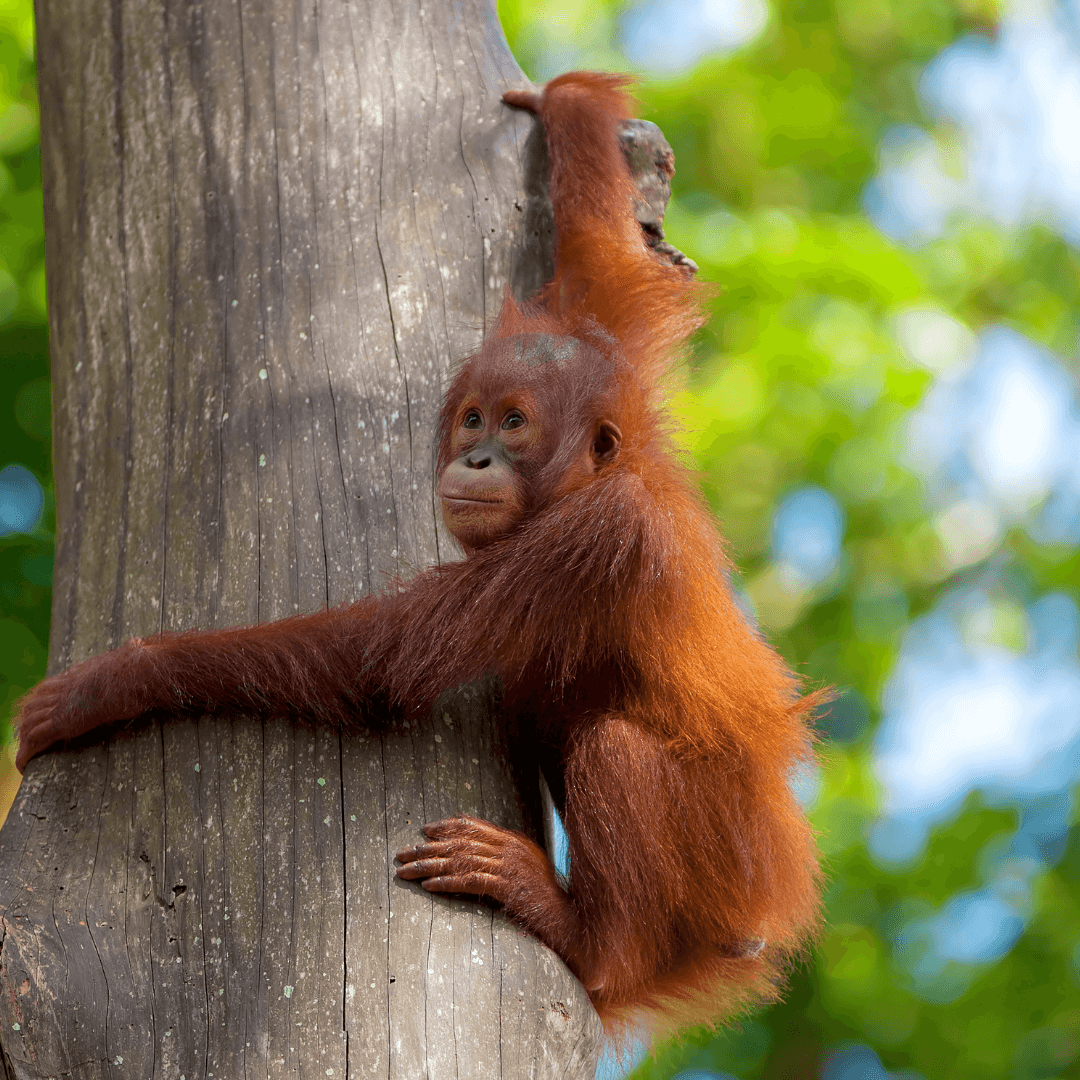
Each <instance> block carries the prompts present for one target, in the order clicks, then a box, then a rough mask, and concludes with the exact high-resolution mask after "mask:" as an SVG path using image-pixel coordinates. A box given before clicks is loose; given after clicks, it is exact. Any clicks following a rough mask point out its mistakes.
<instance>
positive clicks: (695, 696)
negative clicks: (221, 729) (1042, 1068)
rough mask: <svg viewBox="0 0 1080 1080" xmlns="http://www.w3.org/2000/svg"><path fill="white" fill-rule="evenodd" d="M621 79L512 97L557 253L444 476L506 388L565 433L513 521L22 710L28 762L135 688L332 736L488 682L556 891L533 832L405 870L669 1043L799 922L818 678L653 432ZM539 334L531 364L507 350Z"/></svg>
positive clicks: (503, 330)
mask: <svg viewBox="0 0 1080 1080" xmlns="http://www.w3.org/2000/svg"><path fill="white" fill-rule="evenodd" d="M624 85H625V80H623V79H621V78H619V77H615V76H610V75H599V74H590V73H574V74H570V75H564V76H561V77H560V78H558V79H555V80H553V81H552V82H551V83H549V84H548V86H547V87H546V88H545V90H544V92H543V94H542V95H540V94H535V93H532V92H519V93H511V94H508V95H507V101H508V102H509V103H511V104H514V105H517V106H520V107H524V108H529V109H531V110H533V111H535V112H537V113H538V114H539V116H540V118H541V120H542V121H543V123H544V125H545V127H546V129H547V136H548V142H549V149H550V156H551V169H552V175H551V191H552V198H553V202H554V207H555V214H556V271H555V276H554V278H553V280H552V281H551V282H550V283H549V285H548V286H547V287H546V288H545V289H544V290H543V291H542V293H541V294H540V296H539V297H538V298H537V300H536V301H535V303H534V304H532V305H518V304H515V303H514V302H513V301H512V300H510V299H509V298H508V299H507V301H506V304H505V306H504V310H503V313H502V315H501V316H500V320H499V323H498V325H497V326H496V327H495V328H494V330H493V331H492V332H491V333H490V334H489V336H488V338H487V340H486V341H485V343H484V345H483V347H482V349H481V350H480V352H479V353H478V354H477V355H476V356H475V357H473V358H471V359H470V360H468V361H466V363H465V364H464V365H463V367H462V370H461V371H460V372H459V374H458V375H457V376H456V378H455V379H454V382H453V384H452V385H451V387H450V389H449V392H448V394H447V400H446V404H445V407H444V409H443V415H442V432H441V450H440V467H441V468H445V467H446V466H447V465H448V463H449V462H450V461H451V460H452V459H453V458H454V457H455V454H456V453H457V445H458V443H457V441H456V440H458V438H459V436H458V435H456V434H455V432H456V431H457V430H458V427H457V425H458V418H459V413H460V411H461V409H462V407H463V406H462V403H463V402H464V401H465V400H466V399H467V397H468V395H469V394H472V393H476V392H478V391H477V388H478V387H479V388H484V387H488V388H490V387H495V389H496V391H497V390H498V388H499V387H502V386H504V385H505V386H507V387H509V388H517V389H519V390H520V389H521V388H523V387H524V388H525V389H526V390H527V391H528V394H529V395H531V397H529V400H530V401H532V402H535V404H536V410H537V418H538V419H537V423H539V424H540V425H542V426H544V425H546V427H545V428H544V430H546V431H547V432H548V434H549V437H550V436H551V433H552V432H553V431H554V432H555V434H556V435H557V445H556V448H555V449H554V450H553V451H551V452H550V453H547V452H546V451H545V454H546V456H544V455H541V456H540V457H538V458H537V462H536V465H535V468H534V469H533V470H532V472H530V473H529V474H528V477H527V478H526V477H525V466H524V464H519V465H517V466H516V468H517V471H518V472H519V474H520V476H519V480H518V485H519V489H520V493H521V498H522V500H523V504H526V505H527V506H528V511H527V514H526V516H525V517H524V519H523V520H521V521H520V522H518V523H517V524H515V525H514V527H512V528H510V529H509V530H508V531H507V532H505V534H504V535H500V536H497V537H496V538H494V539H493V540H492V541H491V542H490V543H487V544H485V545H484V546H481V547H479V549H478V550H473V551H470V552H469V553H468V556H467V558H466V559H465V560H464V561H463V562H460V563H455V564H451V565H448V566H442V567H438V568H435V569H431V570H428V571H426V572H424V573H423V574H420V575H418V576H417V577H415V578H413V579H412V580H410V581H407V582H397V583H395V584H394V587H393V588H392V589H391V590H390V591H389V592H388V593H386V594H385V595H382V596H378V597H370V598H367V599H365V600H362V601H360V602H359V603H356V604H353V605H351V606H349V607H345V608H339V609H336V610H332V611H328V612H322V613H319V614H317V615H310V616H302V617H298V618H294V619H287V620H284V621H282V622H279V623H273V624H270V625H266V626H259V627H251V628H246V629H245V628H240V629H235V630H226V631H216V632H207V633H201V632H191V633H186V634H179V635H173V636H167V637H162V638H156V639H150V640H147V641H142V642H135V643H132V644H129V645H127V646H125V647H123V648H122V649H119V650H115V651H114V652H112V653H108V654H106V655H105V656H102V657H96V658H93V659H92V660H90V661H87V662H86V663H84V664H82V665H78V666H76V667H75V668H73V669H71V670H70V671H68V672H66V673H64V674H62V675H60V676H56V677H54V678H53V679H50V680H46V682H45V683H43V684H42V685H41V686H40V687H38V688H37V689H36V690H35V691H33V692H32V693H31V694H30V695H28V697H27V698H26V699H24V701H23V703H22V706H21V717H20V739H21V743H20V754H19V763H20V765H23V764H25V762H26V760H27V759H28V758H29V757H31V756H33V754H35V753H38V752H40V751H41V750H43V749H45V748H46V747H47V746H49V745H50V744H51V743H53V742H55V741H56V740H58V739H63V738H69V737H72V736H74V735H76V734H80V733H81V732H84V731H87V730H90V729H91V728H93V727H95V726H97V725H99V724H104V723H110V722H115V721H117V720H122V719H126V718H130V717H134V716H137V715H139V714H140V713H142V712H144V711H146V710H148V709H150V708H152V707H155V706H162V705H170V704H172V705H177V704H179V705H185V706H192V707H197V708H199V709H204V710H205V709H214V708H223V707H243V708H253V707H254V708H263V709H266V710H268V711H269V710H272V711H280V710H285V709H289V710H300V711H303V712H306V713H308V714H310V715H313V716H314V717H316V718H318V719H320V720H322V721H323V722H327V723H333V724H337V725H340V726H342V727H345V728H348V727H350V726H352V725H354V724H355V720H354V719H353V717H354V715H355V714H356V708H357V706H359V705H362V704H363V703H364V702H365V701H366V700H368V699H370V698H371V697H372V696H373V695H376V694H378V695H385V696H389V698H390V699H391V700H392V701H395V702H398V703H400V704H401V705H403V706H404V707H407V708H429V707H430V705H431V703H432V702H433V701H434V699H435V698H436V697H437V696H438V695H439V694H440V693H441V692H443V691H444V690H446V689H447V688H451V687H454V686H458V685H461V684H463V683H465V682H468V681H470V680H474V679H477V678H480V677H481V676H484V675H488V674H492V673H494V674H496V675H498V676H499V677H500V679H501V681H502V684H503V687H504V693H505V703H506V708H507V710H508V711H511V712H513V713H515V714H516V715H518V716H519V717H523V718H525V720H524V721H523V722H522V723H521V724H520V725H519V726H520V727H521V730H523V731H524V732H525V733H526V734H525V737H527V738H528V739H530V740H532V741H533V743H534V745H535V747H536V750H537V755H538V757H542V756H543V754H547V756H548V759H549V760H553V761H555V762H557V764H558V772H559V774H560V775H558V776H556V777H555V778H554V782H553V788H555V789H556V794H557V801H558V802H559V803H560V804H561V808H562V811H563V815H564V821H565V826H566V831H567V834H568V837H569V843H570V857H571V880H570V888H569V891H568V892H567V891H564V890H563V889H562V888H561V887H560V886H559V883H558V882H557V880H556V878H555V875H554V872H553V870H552V868H551V865H550V862H549V861H548V860H547V857H546V856H545V855H544V853H543V852H541V851H540V850H539V849H537V848H536V846H535V845H534V844H532V843H531V841H528V840H526V839H525V838H523V837H519V836H517V835H516V834H511V833H508V832H507V831H506V830H503V829H499V828H498V827H497V826H492V825H490V824H489V823H484V822H474V821H471V820H469V819H461V820H458V821H456V822H443V823H438V824H437V825H433V826H430V827H429V830H428V832H429V837H431V838H432V839H433V843H430V844H427V845H421V846H420V847H418V848H416V849H411V850H409V851H406V852H403V853H401V856H400V857H401V858H402V862H403V866H402V869H399V871H398V872H399V874H401V876H404V877H412V878H417V879H423V881H424V885H425V887H426V888H431V889H434V890H436V891H438V890H440V889H443V890H445V891H466V890H467V891H475V892H483V893H485V894H486V895H489V896H492V897H494V898H496V899H498V900H500V901H501V902H502V903H503V904H504V905H505V906H506V908H507V910H508V912H509V913H510V914H511V915H512V916H513V917H514V918H516V919H517V920H518V921H519V922H521V923H522V924H523V925H524V926H525V927H527V928H528V929H529V930H531V931H532V932H533V933H535V934H536V935H537V936H538V937H539V938H540V939H541V940H542V941H544V942H546V943H547V944H548V945H550V946H551V947H552V948H554V949H555V950H556V951H557V952H558V953H559V954H560V955H561V956H563V958H564V959H565V960H566V961H567V963H568V964H570V966H571V967H572V969H573V970H574V971H575V972H576V973H577V975H578V976H579V977H580V978H581V979H582V981H583V982H584V983H585V985H586V987H587V988H588V989H589V990H590V993H591V994H592V997H593V1000H594V1002H595V1003H596V1005H597V1008H598V1009H599V1010H600V1011H601V1013H602V1015H603V1016H604V1018H605V1020H606V1021H607V1022H608V1023H609V1024H616V1025H617V1024H620V1023H632V1024H639V1023H641V1022H642V1021H644V1022H645V1023H646V1024H647V1025H648V1026H649V1027H650V1028H651V1029H652V1030H653V1031H654V1032H659V1033H663V1032H666V1031H670V1030H673V1029H677V1028H679V1027H682V1026H684V1025H687V1024H697V1023H713V1022H715V1021H717V1020H718V1019H720V1018H722V1017H724V1016H727V1015H730V1014H731V1013H732V1012H733V1011H736V1010H738V1009H739V1008H741V1007H743V1006H745V1005H746V1004H747V1003H749V1002H752V1001H755V1000H770V999H772V998H774V997H775V996H776V994H777V992H778V985H779V981H780V978H781V976H782V973H783V970H784V967H785V965H786V964H787V963H788V961H789V960H790V958H792V957H793V956H795V955H797V954H798V953H799V952H800V950H801V949H802V948H803V947H804V946H805V944H806V942H807V940H808V939H809V938H810V937H811V936H812V934H813V933H814V931H815V928H816V927H817V925H818V917H819V884H820V875H819V869H818V859H817V852H816V848H815V844H814V841H813V838H812V835H811V831H810V829H809V827H808V825H807V822H806V820H805V817H804V815H803V814H802V812H801V810H800V808H799V806H798V805H797V803H796V800H795V798H794V796H793V795H792V791H791V787H790V783H789V781H790V778H791V773H792V770H793V769H794V768H795V767H796V766H797V765H798V764H799V763H800V762H802V761H804V760H805V759H806V758H807V757H808V756H809V755H810V754H811V752H812V749H811V736H810V734H809V732H808V728H807V716H808V714H809V711H810V710H811V709H812V707H813V706H814V704H815V698H814V697H813V696H812V695H811V696H802V695H800V692H799V688H798V686H797V683H796V680H795V679H794V678H793V676H792V674H791V673H790V671H789V670H788V669H787V668H786V667H785V665H784V663H783V662H782V660H781V659H780V657H779V656H778V655H777V654H776V652H775V651H774V650H773V649H771V648H770V647H769V646H768V644H766V642H765V641H764V640H763V639H762V638H761V637H760V636H759V635H758V634H757V633H756V632H755V631H754V630H753V629H752V628H751V627H749V626H748V625H747V623H746V621H745V620H744V618H743V616H742V615H741V613H740V612H739V610H738V608H737V607H736V605H735V603H734V601H733V599H732V596H731V592H730V590H729V588H728V585H727V574H728V564H727V561H726V558H725V555H724V553H723V550H722V544H721V541H720V538H719V536H718V534H717V531H716V528H715V525H714V523H713V522H712V520H711V517H710V515H709V513H708V511H707V508H706V507H705V506H704V505H703V503H702V501H701V499H700V497H699V496H698V495H697V494H696V492H695V490H694V485H693V482H692V479H691V477H690V476H689V475H688V474H687V472H686V470H685V468H684V467H683V465H682V464H681V463H680V461H679V459H678V456H677V454H676V452H675V450H674V448H673V445H672V443H671V439H670V435H669V429H670V423H669V421H668V418H667V417H666V416H665V413H664V406H663V402H662V401H661V393H660V389H661V386H662V383H663V379H664V376H665V374H666V373H667V372H668V371H669V370H670V367H671V364H672V362H673V361H674V360H676V359H677V358H678V350H679V348H680V346H681V345H682V344H683V343H684V342H685V341H686V339H687V338H688V336H689V335H690V334H691V333H692V332H693V330H694V329H695V328H696V327H697V326H698V325H699V324H700V321H701V311H700V302H701V296H702V291H701V289H700V288H699V287H698V286H696V285H695V284H694V283H693V282H692V279H691V278H690V277H689V275H688V274H687V272H686V271H685V270H684V269H682V268H675V267H672V266H670V265H666V264H664V263H663V262H661V261H660V260H659V259H658V258H656V257H655V256H654V255H653V253H652V252H651V251H650V250H649V249H648V248H647V246H646V245H645V243H644V241H643V239H642V236H641V232H640V229H639V228H638V226H637V223H636V221H635V220H634V218H633V214H632V210H631V196H632V187H631V181H630V178H629V175H628V172H627V169H626V166H625V163H624V161H623V158H622V154H621V150H620V147H619V145H618V140H617V131H618V126H619V124H620V123H621V122H622V120H624V119H625V118H626V117H627V116H628V115H629V110H630V104H631V103H630V99H629V98H628V97H627V96H626V94H625V92H624ZM543 335H548V339H550V340H549V344H548V346H545V348H546V349H547V351H546V352H544V356H545V357H546V358H547V359H546V361H545V362H544V363H543V364H539V363H537V362H536V361H535V355H534V354H531V355H534V359H533V360H532V361H529V360H528V359H526V361H523V360H522V356H524V355H525V351H526V350H527V349H528V348H531V347H533V346H534V345H535V343H536V342H538V341H540V342H542V341H544V340H548V339H545V338H543ZM530 343H531V344H530ZM552 343H554V344H552ZM600 419H607V420H610V421H612V422H613V423H614V424H616V425H617V426H618V429H619V431H620V432H621V440H622V441H621V446H620V447H619V452H618V456H617V458H615V459H614V461H613V463H610V464H607V463H605V464H603V465H602V467H600V468H598V469H597V470H596V471H595V473H593V472H589V471H585V472H582V471H581V470H580V469H577V468H576V466H575V465H574V462H577V461H580V460H581V456H582V453H583V447H584V448H587V447H588V444H589V439H590V432H591V431H592V430H594V425H595V423H596V422H597V421H598V420H600ZM536 453H539V452H538V451H537V452H536ZM526 480H527V482H526ZM74 702H78V704H73V703H74ZM481 870H482V871H483V872H482V873H481ZM470 875H472V876H470ZM451 885H453V888H451Z"/></svg>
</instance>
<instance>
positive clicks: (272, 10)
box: [0, 0, 600, 1080]
mask: <svg viewBox="0 0 1080 1080" xmlns="http://www.w3.org/2000/svg"><path fill="white" fill-rule="evenodd" d="M37 19H38V56H39V69H40V84H41V106H42V155H43V158H42V162H43V171H44V185H45V214H46V237H47V256H48V262H47V270H48V286H49V312H50V333H51V339H52V359H53V378H54V402H55V405H54V409H55V426H54V430H55V433H56V434H55V461H56V496H57V513H58V519H59V539H58V547H57V556H56V577H55V582H56V584H55V600H54V607H53V625H52V645H51V656H50V669H51V670H52V671H56V670H59V669H61V668H63V667H65V666H66V665H68V664H69V663H71V662H73V661H76V660H79V659H81V658H83V657H85V656H88V655H91V654H93V653H96V652H99V651H101V650H104V649H107V648H110V647H112V646H115V645H117V644H119V643H120V642H121V641H122V640H124V639H125V638H126V637H127V636H129V635H132V634H148V633H153V632H155V631H158V630H177V629H184V628H190V627H219V626H227V625H231V624H236V623H251V622H256V621H266V620H270V619H276V618H280V617H282V616H285V615H289V614H292V613H293V612H297V611H313V610H317V609H319V608H321V607H323V606H325V605H328V604H331V605H332V604H339V603H343V602H346V601H349V600H352V599H354V598H355V597H358V596H360V595H361V594H363V593H364V592H365V591H367V590H377V589H379V588H380V587H382V586H383V585H384V584H385V582H386V581H387V579H388V578H389V576H390V575H392V574H394V573H395V572H399V571H402V570H405V571H408V570H410V569H414V568H416V569H418V568H421V567H423V566H426V565H428V564H430V563H432V562H436V561H438V560H440V559H445V558H447V557H454V555H453V552H452V550H451V548H450V547H449V546H448V538H447V537H446V536H445V534H444V533H443V532H442V531H441V525H440V523H439V518H438V514H437V511H436V504H435V499H434V495H433V489H432V480H433V476H432V435H433V432H434V426H435V418H436V412H437V408H438V405H439V401H440V398H441V394H442V388H443V385H444V380H445V378H446V372H447V369H448V367H449V366H450V364H451V362H452V361H453V360H454V359H456V358H460V357H461V356H463V355H465V354H466V353H467V352H468V351H469V350H470V349H471V348H473V347H475V345H476V344H477V342H478V341H479V338H480V335H481V331H482V329H483V327H484V326H485V324H487V323H488V322H489V321H490V320H491V318H492V317H493V316H494V314H495V313H496V312H497V311H498V309H499V307H500V304H501V295H502V289H503V287H504V285H505V284H506V283H511V284H512V285H513V286H514V288H515V291H516V292H517V293H519V294H527V293H529V292H530V291H531V290H532V289H533V288H534V287H536V286H537V285H539V284H540V283H541V282H542V281H543V280H544V279H545V278H546V277H547V276H548V273H549V271H550V265H549V262H548V260H549V259H550V231H551V230H550V220H549V217H548V216H547V213H548V211H546V210H545V200H544V194H543V190H542V188H543V182H542V177H543V175H544V171H545V164H544V161H543V140H542V136H541V135H540V133H539V131H538V130H536V129H535V125H534V122H533V120H532V119H531V118H530V117H526V116H524V115H522V114H520V113H515V112H514V111H513V110H510V109H508V108H506V107H504V106H503V105H502V104H501V102H500V100H499V97H500V94H501V92H502V91H503V90H504V89H505V88H507V87H510V86H520V85H522V84H523V83H524V82H525V80H524V77H523V75H522V73H521V71H520V70H519V69H518V67H517V65H516V64H515V63H514V61H513V58H512V57H511V55H510V53H509V51H508V49H507V47H506V43H505V40H504V38H503V35H502V32H501V29H500V28H499V25H498V21H497V18H496V16H495V13H494V2H493V0H455V2H451V0H435V2H431V0H428V3H426V4H425V3H423V2H422V0H311V2H308V3H296V2H294V0H239V2H238V0H183V2H182V0H38V5H37ZM545 252H546V253H547V254H545ZM371 722H372V730H371V733H370V734H369V735H366V736H362V737H356V738H341V737H339V736H338V734H337V733H335V732H331V731H326V730H316V731H313V730H310V729H308V728H305V727H303V726H297V725H295V724H294V723H292V722H291V721H290V720H289V719H287V718H278V719H272V720H263V719H261V718H253V717H246V716H232V717H225V718H222V717H217V718H213V719H210V718H201V719H192V718H186V719H185V718H180V717H169V716H162V717H156V718H153V719H152V720H151V721H150V722H142V723H141V724H139V725H136V726H135V727H134V728H132V729H131V730H129V731H124V732H120V733H119V734H117V735H115V736H113V737H112V738H111V739H109V740H108V741H107V742H105V741H103V740H102V739H99V740H98V741H96V742H95V741H93V740H88V741H87V745H86V746H85V747H84V748H81V749H78V750H66V751H63V752H56V753H49V754H46V755H44V756H42V757H40V758H38V759H36V760H35V761H33V762H32V763H31V764H30V766H29V768H28V769H27V772H26V776H25V779H24V781H23V785H22V788H21V790H20V792H19V795H18V798H17V800H16V803H15V806H14V807H13V809H12V812H11V814H10V815H9V817H8V819H7V823H6V824H5V826H4V828H3V830H2V832H0V919H2V922H0V930H2V933H3V939H2V944H0V980H2V987H3V993H0V1044H2V1048H3V1057H2V1062H3V1068H5V1069H6V1070H7V1074H8V1075H9V1076H16V1077H20V1078H22V1077H46V1076H60V1075H63V1076H75V1077H83V1078H91V1077H94V1078H96V1077H117V1078H119V1077H124V1078H128V1077H132V1078H143V1077H151V1076H152V1077H162V1078H168V1080H176V1078H178V1077H179V1078H181V1080H195V1078H203V1077H217V1078H221V1080H234V1078H239V1077H248V1076H259V1077H299V1076H316V1075H317V1076H319V1077H357V1078H369V1077H388V1078H395V1080H397V1078H402V1080H415V1078H417V1077H432V1078H437V1080H442V1078H445V1077H461V1078H477V1080H481V1078H482V1080H488V1078H491V1077H506V1078H517V1077H556V1076H559V1077H564V1076H565V1077H579V1076H580V1077H586V1076H591V1075H592V1071H593V1069H594V1067H595V1061H596V1056H597V1053H598V1048H599V1045H600V1035H599V1028H598V1021H597V1019H596V1016H595V1013H594V1012H593V1011H592V1009H591V1007H590V1006H589V1003H588V1000H587V997H586V996H585V994H584V992H583V990H582V989H581V987H580V986H579V985H578V983H577V982H576V981H575V980H574V979H573V978H572V976H571V975H570V974H569V972H568V971H567V970H566V968H565V967H564V966H563V964H562V963H561V962H560V961H559V960H558V958H557V957H555V956H554V955H553V954H552V953H551V952H549V951H548V950H547V949H545V948H543V947H542V946H540V945H539V944H538V943H537V942H536V941H534V940H533V939H532V938H530V937H528V936H525V935H523V934H522V933H520V932H519V931H518V930H516V929H515V927H514V926H512V925H510V924H508V923H507V922H506V921H505V920H504V919H503V918H502V917H501V916H500V915H498V914H496V913H493V912H492V911H491V910H490V909H489V908H487V907H485V906H484V905H482V904H478V903H475V902H473V903H466V902H463V901H460V900H448V899H443V898H434V897H432V896H430V895H429V894H427V893H424V892H423V891H422V890H420V889H419V888H417V887H416V886H415V885H414V884H408V883H404V882H401V881H398V880H397V879H396V878H395V877H394V876H393V867H392V856H393V852H394V851H395V850H397V849H398V848H399V847H400V846H404V845H406V844H409V843H412V842H415V841H416V840H417V839H418V838H419V837H420V833H419V826H420V824H422V823H423V822H424V821H425V820H435V819H438V818H441V817H444V816H447V815H450V814H453V813H455V812H457V811H467V812H470V813H475V814H479V815H481V816H483V817H487V818H490V819H492V820H495V821H497V822H500V823H502V824H505V825H509V826H514V827H519V828H526V829H529V830H532V831H533V832H536V831H537V830H538V828H539V824H538V818H539V814H538V812H537V797H538V796H537V793H536V791H535V790H534V785H533V784H530V782H528V781H527V780H526V782H524V783H523V782H522V781H521V777H520V776H519V775H517V774H515V771H514V769H513V768H512V766H511V757H512V755H511V748H510V746H509V745H508V739H507V735H506V725H505V722H504V721H503V718H502V717H501V716H500V715H499V713H498V710H497V708H495V707H494V704H493V702H492V700H491V699H490V696H489V695H486V694H485V693H484V692H483V691H482V690H480V689H479V688H472V689H471V690H467V691H465V692H463V693H459V694H457V695H456V696H452V697H451V698H449V699H448V700H447V702H446V703H445V704H444V705H443V706H440V707H439V708H438V709H436V710H435V712H434V714H433V715H432V716H430V717H428V718H427V719H425V720H424V721H422V722H420V723H416V722H414V723H413V724H412V725H411V726H410V725H409V724H408V723H406V722H403V721H398V722H396V723H394V724H392V725H391V722H390V721H388V719H387V718H386V717H385V716H372V717H371ZM388 725H390V726H388Z"/></svg>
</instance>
